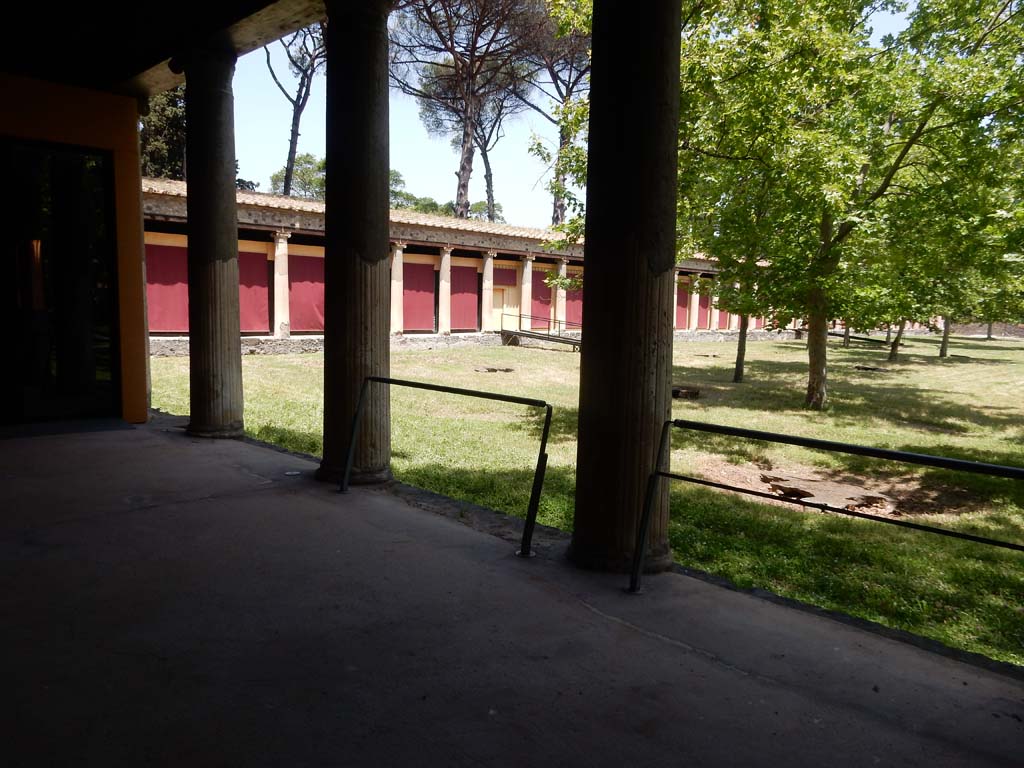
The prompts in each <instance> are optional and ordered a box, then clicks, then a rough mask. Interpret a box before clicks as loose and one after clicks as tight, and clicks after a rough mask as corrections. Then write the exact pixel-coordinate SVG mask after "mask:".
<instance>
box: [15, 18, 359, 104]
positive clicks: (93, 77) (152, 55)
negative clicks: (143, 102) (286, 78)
mask: <svg viewBox="0 0 1024 768" xmlns="http://www.w3.org/2000/svg"><path fill="white" fill-rule="evenodd" d="M352 1H353V2H358V0H352ZM12 5H13V7H9V8H8V9H7V10H5V11H4V12H3V14H2V18H3V21H4V27H5V29H6V30H8V34H6V35H5V40H4V45H3V46H2V47H0V72H8V73H11V74H18V75H24V76H27V77H34V78H38V79H41V80H49V81H52V82H58V83H63V84H66V85H77V86H83V87H87V88H93V89H97V90H103V91H111V92H115V93H124V94H129V95H133V96H140V97H146V96H150V95H152V94H154V93H159V92H160V91H163V90H166V89H168V88H171V87H173V86H175V85H176V84H178V83H179V82H181V80H182V79H183V76H182V75H177V74H175V73H173V72H171V70H170V69H169V67H168V62H169V61H170V59H171V58H172V57H173V56H175V55H180V53H181V52H182V51H184V50H187V49H188V48H189V47H191V46H194V45H196V44H199V43H202V42H203V41H204V40H206V39H208V38H210V37H211V36H213V35H216V34H218V33H220V32H223V31H226V32H227V35H228V38H229V39H230V41H231V43H232V45H233V46H234V48H235V50H236V51H237V52H238V54H239V55H241V54H244V53H247V52H249V51H252V50H255V49H256V48H258V47H260V46H262V45H264V44H265V43H267V42H270V41H273V40H276V39H278V38H280V37H282V36H283V35H286V34H288V33H289V32H292V31H294V30H296V29H299V28H301V27H303V26H306V25H308V24H311V23H312V22H314V21H316V20H318V19H321V18H323V17H324V15H325V11H324V3H323V2H322V0H278V2H266V0H226V1H224V2H194V1H193V0H189V1H187V2H178V3H151V2H145V3H130V4H127V5H120V4H115V3H74V4H69V5H66V6H58V7H55V6H53V5H52V4H49V3H31V2H18V3H16V4H12Z"/></svg>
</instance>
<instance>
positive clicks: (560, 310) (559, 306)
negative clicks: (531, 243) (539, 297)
mask: <svg viewBox="0 0 1024 768" xmlns="http://www.w3.org/2000/svg"><path fill="white" fill-rule="evenodd" d="M568 265H569V260H568V259H560V260H559V262H558V276H559V277H563V278H564V277H568V276H569V271H568ZM555 328H557V329H558V330H560V331H564V330H565V288H563V287H562V286H558V288H556V289H555Z"/></svg>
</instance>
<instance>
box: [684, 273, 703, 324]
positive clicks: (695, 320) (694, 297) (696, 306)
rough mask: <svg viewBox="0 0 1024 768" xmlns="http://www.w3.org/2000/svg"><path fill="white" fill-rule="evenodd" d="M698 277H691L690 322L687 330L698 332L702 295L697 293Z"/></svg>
mask: <svg viewBox="0 0 1024 768" xmlns="http://www.w3.org/2000/svg"><path fill="white" fill-rule="evenodd" d="M696 286H697V275H693V276H692V277H690V322H689V323H688V324H687V326H686V327H687V328H688V329H689V330H691V331H696V330H697V329H698V328H699V327H700V294H699V293H697V289H696Z"/></svg>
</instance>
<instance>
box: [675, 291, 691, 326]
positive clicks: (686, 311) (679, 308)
mask: <svg viewBox="0 0 1024 768" xmlns="http://www.w3.org/2000/svg"><path fill="white" fill-rule="evenodd" d="M689 324H690V284H689V283H680V284H679V291H678V293H676V328H686V327H687V326H689Z"/></svg>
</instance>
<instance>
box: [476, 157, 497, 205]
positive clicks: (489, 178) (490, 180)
mask: <svg viewBox="0 0 1024 768" xmlns="http://www.w3.org/2000/svg"><path fill="white" fill-rule="evenodd" d="M480 159H481V160H483V162H484V183H485V184H486V185H487V220H488V221H497V220H498V213H497V211H495V209H494V174H493V173H492V172H491V158H490V156H489V155H488V154H487V150H486V149H484V148H483V147H480Z"/></svg>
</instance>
